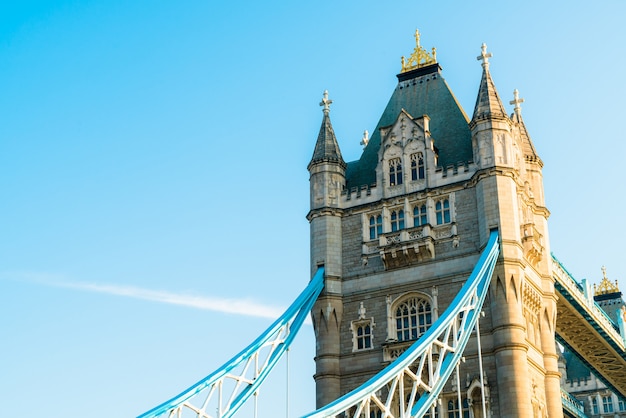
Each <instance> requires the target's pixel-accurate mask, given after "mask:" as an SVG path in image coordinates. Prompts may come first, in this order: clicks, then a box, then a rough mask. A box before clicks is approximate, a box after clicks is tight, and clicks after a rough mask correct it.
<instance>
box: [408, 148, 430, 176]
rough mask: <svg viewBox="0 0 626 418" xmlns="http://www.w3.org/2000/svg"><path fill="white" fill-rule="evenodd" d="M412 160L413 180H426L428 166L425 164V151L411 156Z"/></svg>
mask: <svg viewBox="0 0 626 418" xmlns="http://www.w3.org/2000/svg"><path fill="white" fill-rule="evenodd" d="M409 158H410V160H411V181H418V180H424V179H425V178H426V166H425V165H424V153H423V152H421V151H418V152H415V153H413V154H411V155H410V156H409Z"/></svg>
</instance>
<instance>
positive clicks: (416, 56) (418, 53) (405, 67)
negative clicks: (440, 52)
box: [400, 29, 437, 73]
mask: <svg viewBox="0 0 626 418" xmlns="http://www.w3.org/2000/svg"><path fill="white" fill-rule="evenodd" d="M436 62H437V58H436V50H435V48H433V49H432V53H428V52H426V50H425V49H424V48H422V47H421V46H420V32H419V30H417V29H416V30H415V49H414V50H413V53H412V54H411V56H410V57H409V58H408V59H407V58H405V57H404V56H403V57H402V70H401V71H400V72H401V73H406V72H407V71H411V70H414V69H416V68H421V67H425V66H427V65H431V64H435V63H436Z"/></svg>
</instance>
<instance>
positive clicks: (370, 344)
mask: <svg viewBox="0 0 626 418" xmlns="http://www.w3.org/2000/svg"><path fill="white" fill-rule="evenodd" d="M365 312H366V311H365V307H364V306H363V302H361V304H360V305H359V310H358V314H359V318H358V319H356V320H354V321H351V322H350V330H351V331H352V352H356V351H367V350H372V349H373V348H374V327H375V326H376V324H375V323H374V317H370V318H366V317H365ZM368 330H369V332H367V331H368ZM359 331H361V332H359Z"/></svg>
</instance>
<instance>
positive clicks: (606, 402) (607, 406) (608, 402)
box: [602, 394, 615, 414]
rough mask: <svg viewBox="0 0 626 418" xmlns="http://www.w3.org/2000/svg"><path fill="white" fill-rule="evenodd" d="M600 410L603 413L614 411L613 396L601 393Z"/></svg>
mask: <svg viewBox="0 0 626 418" xmlns="http://www.w3.org/2000/svg"><path fill="white" fill-rule="evenodd" d="M602 411H604V412H603V413H604V414H611V413H613V412H614V411H615V408H614V407H613V397H612V396H611V395H610V394H608V395H602Z"/></svg>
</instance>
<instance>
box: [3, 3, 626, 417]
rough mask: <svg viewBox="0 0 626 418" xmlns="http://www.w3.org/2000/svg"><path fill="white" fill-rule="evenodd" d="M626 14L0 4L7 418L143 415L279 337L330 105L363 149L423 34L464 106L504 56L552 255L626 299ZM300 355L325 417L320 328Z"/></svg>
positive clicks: (512, 8) (296, 371)
mask: <svg viewBox="0 0 626 418" xmlns="http://www.w3.org/2000/svg"><path fill="white" fill-rule="evenodd" d="M624 16H626V3H624V2H623V1H600V2H596V3H595V4H593V5H591V4H590V3H589V2H582V1H553V2H546V1H541V2H539V1H534V0H530V1H524V2H502V1H498V2H489V1H486V2H478V3H477V2H461V1H459V2H453V1H437V2H418V1H397V2H380V1H359V2H356V1H345V2H292V1H279V2H271V3H269V2H252V1H250V2H245V1H229V2H226V1H209V0H205V1H181V2H174V1H158V0H157V1H136V2H127V1H77V0H73V1H48V2H46V1H28V0H25V1H4V2H2V4H0V190H1V191H2V196H3V198H2V200H1V202H0V210H1V216H0V237H1V239H0V401H1V403H2V411H3V415H6V416H44V415H45V416H47V417H50V418H55V417H72V416H89V417H92V418H98V417H132V416H136V415H137V414H139V413H141V412H144V411H145V410H147V409H150V408H152V407H153V406H155V405H156V404H158V403H160V402H162V401H164V400H166V399H167V398H169V397H171V396H173V395H175V394H176V393H178V392H179V391H180V390H182V389H184V388H186V387H187V386H189V385H190V384H192V383H193V382H195V381H196V380H198V379H200V378H201V377H203V376H205V375H206V374H208V373H209V372H211V371H213V370H214V369H215V368H217V367H219V366H220V365H221V364H222V363H223V362H224V361H226V360H227V359H228V358H230V357H231V356H232V355H234V354H235V353H237V352H238V351H239V350H240V349H242V348H243V347H244V346H245V345H247V344H248V343H249V342H250V341H252V339H253V338H254V337H255V336H256V335H258V334H259V333H260V332H261V331H262V330H263V329H265V327H267V326H268V325H269V324H270V323H271V319H270V318H269V317H271V316H272V315H274V314H275V313H276V312H281V310H282V309H283V308H285V307H286V306H288V305H289V304H290V303H291V301H292V299H293V298H295V296H296V295H297V294H298V293H299V292H300V291H301V290H302V289H303V288H304V286H305V285H306V283H307V281H308V279H309V264H308V258H309V235H308V234H309V229H308V222H307V221H306V219H305V215H306V213H307V211H308V204H309V194H308V193H309V192H308V188H309V185H308V172H307V171H306V165H307V163H308V162H309V159H310V157H311V155H312V152H313V145H314V142H315V139H316V136H317V133H318V130H319V126H320V122H321V119H322V113H321V111H320V107H319V106H318V103H319V101H320V99H321V97H322V92H323V91H324V90H325V89H328V90H329V92H330V98H331V99H332V100H333V101H334V103H333V105H332V108H331V118H332V122H333V125H334V128H335V132H336V134H337V136H338V139H339V142H340V146H341V148H342V152H343V154H344V158H345V159H346V160H348V161H350V160H354V159H356V158H358V156H359V154H360V149H361V147H360V146H359V141H360V139H361V135H362V132H363V130H365V129H368V130H370V132H371V131H372V130H373V129H374V127H375V126H376V122H377V121H378V117H379V116H380V114H381V113H382V110H383V109H384V107H385V105H386V103H387V100H388V99H389V97H390V95H391V92H392V90H393V88H394V86H395V83H396V78H395V75H396V74H397V73H398V72H399V69H400V57H401V56H402V55H408V54H410V53H411V51H412V50H413V47H414V38H413V33H414V31H415V29H416V28H419V29H420V31H421V32H422V45H423V46H425V47H427V48H430V47H431V46H435V47H437V57H438V60H439V62H440V64H441V66H442V67H443V76H444V77H445V79H446V81H447V82H448V84H449V85H450V87H451V89H452V90H453V92H454V93H455V94H456V96H457V98H458V100H459V102H460V103H461V105H462V106H463V107H464V108H465V111H466V112H467V113H468V114H470V115H471V113H472V110H473V105H474V102H475V98H476V92H477V88H478V84H479V81H480V74H481V67H480V63H479V62H478V61H477V60H476V56H478V55H479V53H480V45H481V43H483V42H486V43H487V44H488V49H489V50H490V51H491V52H492V53H493V58H492V59H491V60H490V62H491V72H492V75H493V78H494V80H495V83H496V87H497V89H498V91H499V93H500V95H501V96H502V97H503V99H504V100H505V101H506V102H505V104H507V109H508V110H509V111H512V107H511V106H509V105H508V101H509V100H511V99H512V92H513V89H515V88H517V89H519V91H520V95H521V97H523V98H524V99H525V103H524V104H523V115H524V119H525V122H526V125H527V127H528V129H529V131H530V134H531V137H532V139H533V141H534V143H535V146H536V148H537V150H538V152H539V154H540V156H541V158H542V159H543V161H544V163H545V167H544V179H545V189H546V196H547V197H546V200H547V205H548V209H549V210H550V211H551V213H552V214H551V217H550V220H549V222H550V234H551V237H550V238H551V246H552V248H551V249H552V251H553V252H554V253H555V254H556V255H557V257H559V258H560V259H561V261H562V262H563V263H564V264H565V265H566V266H567V268H568V269H569V270H570V271H571V272H572V273H573V274H574V275H575V276H576V277H577V278H579V279H582V278H588V279H589V280H591V281H592V282H599V280H600V278H601V274H602V273H601V267H602V266H603V265H605V266H606V267H607V272H608V275H609V278H610V279H619V280H620V284H621V288H622V290H626V265H624V263H623V259H624V255H623V254H624V250H623V240H624V233H625V229H626V228H625V226H626V217H624V215H623V210H624V207H625V206H626V197H625V194H624V190H625V186H624V180H623V179H624V175H625V174H626V171H625V169H624V156H625V155H626V145H625V143H626V134H624V129H623V123H624V116H623V113H624V111H623V106H624V105H623V103H624V100H625V98H626V83H624V80H623V75H624V68H625V66H626V65H625V64H626V63H625V58H624V57H625V56H626V50H625V49H626V47H625V46H624V45H626V26H625V25H624V24H623V18H624ZM232 307H234V310H235V311H236V312H231V310H232V309H231V308H232ZM296 345H297V347H295V348H294V349H293V350H292V353H291V361H290V364H291V372H290V376H291V377H290V380H291V383H292V385H293V387H292V389H291V390H290V391H291V394H292V400H291V401H290V411H291V415H292V416H297V415H301V414H304V413H306V412H309V411H310V410H312V409H313V408H314V398H315V397H314V384H313V379H312V375H313V373H314V363H313V359H312V358H313V355H314V340H313V332H312V329H311V327H310V326H305V328H304V329H303V331H302V333H301V335H300V336H299V337H298V339H297V342H296ZM284 375H285V373H284V372H283V371H278V376H277V377H276V378H275V379H273V380H272V381H271V382H270V386H269V387H268V388H267V389H264V390H263V391H262V399H266V400H265V401H263V400H261V408H262V409H261V411H260V415H259V417H260V418H264V417H269V416H277V414H276V413H275V410H272V409H271V408H270V406H271V405H275V404H277V403H278V404H281V405H282V404H284V401H283V400H281V399H282V398H284V396H283V394H282V393H283V392H284V387H285V379H284ZM263 396H265V398H264V397H263ZM263 408H264V409H263ZM284 409H285V407H282V406H281V407H278V410H279V412H280V411H283V410H284ZM278 416H284V415H280V414H279V415H278Z"/></svg>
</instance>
